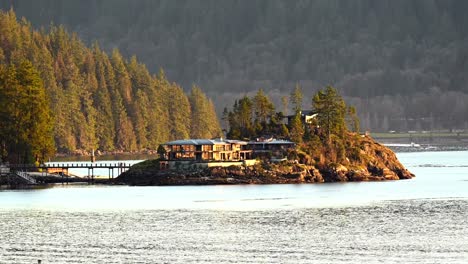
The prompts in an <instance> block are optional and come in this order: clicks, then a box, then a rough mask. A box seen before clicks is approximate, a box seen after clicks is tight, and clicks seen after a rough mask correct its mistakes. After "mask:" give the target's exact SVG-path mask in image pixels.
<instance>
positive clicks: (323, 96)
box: [312, 86, 346, 140]
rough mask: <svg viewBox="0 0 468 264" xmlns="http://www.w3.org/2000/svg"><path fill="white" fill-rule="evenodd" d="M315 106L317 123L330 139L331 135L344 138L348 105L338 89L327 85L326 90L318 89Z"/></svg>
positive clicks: (314, 100) (314, 99)
mask: <svg viewBox="0 0 468 264" xmlns="http://www.w3.org/2000/svg"><path fill="white" fill-rule="evenodd" d="M312 104H313V108H314V109H315V111H317V113H318V115H317V124H318V126H319V127H320V128H321V129H323V131H324V133H325V134H326V135H327V138H328V140H330V138H331V135H336V136H338V137H339V138H343V136H344V132H345V130H346V126H345V111H346V105H345V103H344V100H343V98H342V97H341V96H340V95H339V94H338V91H337V90H336V89H335V88H333V87H331V86H327V87H326V88H325V89H324V90H321V91H318V92H317V93H316V94H315V95H314V97H313V99H312Z"/></svg>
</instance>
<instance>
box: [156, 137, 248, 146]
mask: <svg viewBox="0 0 468 264" xmlns="http://www.w3.org/2000/svg"><path fill="white" fill-rule="evenodd" d="M229 144H240V145H247V142H246V141H241V140H233V139H222V138H215V139H179V140H174V141H169V142H166V143H164V144H163V145H229Z"/></svg>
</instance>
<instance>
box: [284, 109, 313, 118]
mask: <svg viewBox="0 0 468 264" xmlns="http://www.w3.org/2000/svg"><path fill="white" fill-rule="evenodd" d="M315 114H318V112H317V111H316V110H301V116H313V115H315ZM295 116H296V115H294V114H292V115H288V116H286V117H287V118H293V117H295Z"/></svg>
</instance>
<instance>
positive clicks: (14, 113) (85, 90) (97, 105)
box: [0, 11, 221, 162]
mask: <svg viewBox="0 0 468 264" xmlns="http://www.w3.org/2000/svg"><path fill="white" fill-rule="evenodd" d="M0 106H1V107H0V154H1V157H2V159H4V160H5V159H6V160H10V161H17V162H19V161H23V162H24V161H28V160H27V159H28V158H31V157H33V158H36V159H38V160H42V159H44V158H46V157H47V156H49V155H50V154H51V153H53V152H54V151H55V150H58V151H59V152H73V151H76V150H83V151H91V150H92V149H95V150H103V151H141V150H144V149H153V150H154V149H156V148H157V147H158V145H159V144H160V143H163V142H165V141H168V140H172V139H180V138H188V137H203V138H210V137H214V136H219V135H220V134H221V128H220V125H219V122H218V118H217V116H216V113H215V109H214V105H213V103H212V101H211V100H210V99H208V98H207V96H206V95H205V94H204V93H203V92H202V91H201V89H200V88H199V87H197V86H195V85H194V86H193V87H192V90H191V91H190V93H189V94H186V93H184V90H183V89H182V88H181V87H180V86H179V85H178V84H176V83H171V82H169V81H168V79H167V78H166V76H165V73H164V71H163V70H160V71H159V73H158V74H157V75H151V74H150V73H149V71H148V70H147V68H146V66H145V65H144V64H142V63H140V62H139V61H138V60H137V59H136V57H131V59H129V60H127V59H125V57H124V56H122V54H121V53H120V52H119V50H118V49H113V51H112V53H111V54H109V55H108V54H107V53H106V52H104V51H103V50H102V49H101V48H100V47H99V45H98V44H97V43H94V44H92V45H91V47H87V46H86V45H85V44H84V43H83V42H82V41H81V40H80V39H79V37H78V36H77V35H76V34H74V33H69V32H68V31H67V30H66V29H65V28H64V27H62V26H59V27H55V26H52V27H50V28H49V29H48V30H41V31H36V30H33V28H32V26H31V24H30V23H29V22H28V21H26V20H25V19H23V20H21V21H18V19H17V17H16V14H15V13H14V12H13V11H8V12H0Z"/></svg>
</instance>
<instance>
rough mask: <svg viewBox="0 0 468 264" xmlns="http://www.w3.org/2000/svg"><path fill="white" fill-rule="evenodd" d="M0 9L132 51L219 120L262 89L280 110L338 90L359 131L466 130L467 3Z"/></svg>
mask: <svg viewBox="0 0 468 264" xmlns="http://www.w3.org/2000/svg"><path fill="white" fill-rule="evenodd" d="M0 8H3V9H5V10H8V9H10V8H14V10H15V11H16V12H17V13H18V14H19V15H20V16H25V17H26V18H27V19H29V20H30V21H31V22H32V24H33V25H34V26H35V27H36V28H40V27H46V28H47V27H49V26H50V25H51V23H54V24H64V25H65V27H66V28H68V29H70V30H73V31H75V32H77V34H78V35H79V36H80V37H81V38H82V39H84V41H86V42H87V43H89V44H92V43H93V42H94V41H95V40H98V41H99V43H100V44H101V45H102V49H103V50H106V51H108V52H110V51H112V50H113V49H114V48H115V47H118V48H119V50H121V52H122V54H124V55H125V56H126V57H129V56H132V55H134V54H136V55H137V56H138V57H139V58H141V59H142V62H143V63H145V64H146V65H148V68H149V70H150V72H157V71H158V70H159V68H161V67H162V68H164V69H165V70H166V74H167V76H168V77H169V79H172V80H175V81H177V82H179V83H181V84H182V85H183V86H184V87H190V86H191V85H192V83H196V84H198V85H200V86H202V87H204V89H206V91H207V93H208V94H209V95H212V96H215V97H216V98H217V99H216V100H215V102H214V103H215V104H216V105H217V109H218V111H219V112H221V110H222V108H223V106H224V105H225V102H226V101H228V102H233V101H234V99H233V98H237V97H238V96H239V94H244V93H245V94H250V95H251V94H253V93H254V91H256V90H257V89H259V88H263V89H264V91H265V93H266V94H268V95H269V96H270V97H271V99H272V100H273V101H274V102H275V103H279V102H280V100H281V99H280V98H281V97H282V96H284V95H286V94H288V92H289V90H291V88H293V87H294V86H295V85H296V84H300V85H301V86H302V87H303V89H304V94H305V95H306V96H308V98H310V97H311V96H312V94H314V93H315V92H316V91H317V90H318V89H320V87H325V86H327V85H332V86H334V87H337V89H339V91H340V93H341V94H342V95H343V96H344V97H345V98H346V101H348V102H350V103H351V104H352V105H355V106H356V108H357V109H358V112H359V113H360V118H361V120H362V127H363V129H371V130H373V131H375V130H380V131H388V130H401V131H407V130H430V129H443V128H445V129H456V128H468V117H467V116H466V115H465V113H466V112H468V103H467V102H468V77H467V75H466V72H468V26H467V25H468V17H467V16H466V14H465V13H466V10H468V2H466V1H458V0H383V1H373V0H357V1H339V0H314V1H306V0H301V1H287V0H255V1H235V0H229V1H217V0H180V1H172V0H161V1H155V0H141V1H129V0H102V1H94V0H81V1H61V0H41V1H37V0H14V1H13V0H11V1H2V2H1V3H0ZM305 105H309V103H308V102H305ZM291 110H292V109H290V111H291ZM291 112H292V111H291ZM291 112H290V113H291Z"/></svg>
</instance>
